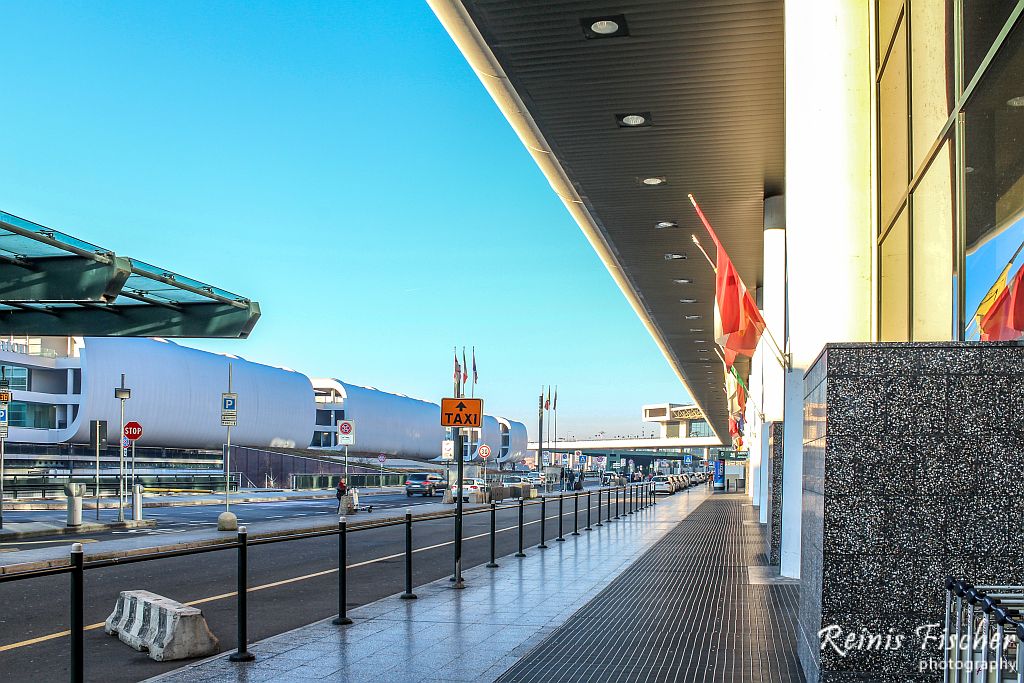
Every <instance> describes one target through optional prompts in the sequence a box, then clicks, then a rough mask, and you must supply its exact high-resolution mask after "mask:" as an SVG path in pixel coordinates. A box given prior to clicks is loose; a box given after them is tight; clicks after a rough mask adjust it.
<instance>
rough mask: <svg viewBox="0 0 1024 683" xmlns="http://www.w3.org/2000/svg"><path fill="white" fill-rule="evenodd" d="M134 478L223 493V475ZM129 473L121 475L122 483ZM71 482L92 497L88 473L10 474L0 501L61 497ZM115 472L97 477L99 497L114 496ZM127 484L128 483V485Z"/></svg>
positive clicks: (236, 479) (234, 478)
mask: <svg viewBox="0 0 1024 683" xmlns="http://www.w3.org/2000/svg"><path fill="white" fill-rule="evenodd" d="M135 479H136V480H137V482H138V483H139V484H142V485H143V486H145V487H146V488H147V489H180V490H182V491H213V492H219V493H223V491H224V475H223V474H139V475H136V477H135ZM240 479H241V474H240V473H238V472H232V473H231V478H230V480H231V490H232V491H237V490H238V489H239V487H240V485H241V481H240ZM130 480H131V474H130V473H129V474H126V475H125V481H130ZM69 483H74V484H83V485H84V486H85V494H84V495H85V496H86V497H89V498H94V497H96V495H97V493H96V478H95V476H93V475H91V474H82V475H75V476H73V477H69V476H67V475H33V474H11V475H5V476H4V498H5V499H7V498H10V499H14V500H17V499H18V498H22V497H26V496H28V497H42V498H62V497H63V496H64V485H65V484H69ZM117 483H118V475H117V473H116V472H115V473H113V474H108V473H104V474H101V475H100V484H99V495H101V496H103V495H107V496H116V495H117V491H118V486H117ZM129 485H130V484H129Z"/></svg>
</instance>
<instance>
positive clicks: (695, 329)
mask: <svg viewBox="0 0 1024 683" xmlns="http://www.w3.org/2000/svg"><path fill="white" fill-rule="evenodd" d="M703 331H704V328H703V327H691V328H690V332H703Z"/></svg>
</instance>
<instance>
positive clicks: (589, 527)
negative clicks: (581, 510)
mask: <svg viewBox="0 0 1024 683" xmlns="http://www.w3.org/2000/svg"><path fill="white" fill-rule="evenodd" d="M590 493H591V492H590V491H587V526H586V527H584V528H583V530H584V531H593V529H592V528H591V526H590ZM597 495H598V497H600V495H601V489H598V493H597ZM597 509H598V513H600V511H601V501H600V499H599V500H598V502H597Z"/></svg>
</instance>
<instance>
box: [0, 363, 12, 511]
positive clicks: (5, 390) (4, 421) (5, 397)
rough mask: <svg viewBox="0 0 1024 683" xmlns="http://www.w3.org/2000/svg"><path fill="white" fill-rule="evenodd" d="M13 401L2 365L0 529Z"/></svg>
mask: <svg viewBox="0 0 1024 683" xmlns="http://www.w3.org/2000/svg"><path fill="white" fill-rule="evenodd" d="M10 402H11V383H10V382H9V381H7V369H6V368H4V367H2V366H0V529H3V528H4V457H5V453H4V449H5V446H6V441H7V425H8V424H9V422H8V413H7V406H8V405H9V404H10Z"/></svg>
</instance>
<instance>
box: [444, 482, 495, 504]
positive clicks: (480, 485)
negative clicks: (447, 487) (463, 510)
mask: <svg viewBox="0 0 1024 683" xmlns="http://www.w3.org/2000/svg"><path fill="white" fill-rule="evenodd" d="M458 488H459V485H458V484H452V498H455V497H457V496H459V495H461V496H462V500H464V501H467V502H468V501H469V494H471V493H481V492H483V491H486V490H487V484H485V483H484V480H483V479H463V480H462V491H458Z"/></svg>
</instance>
